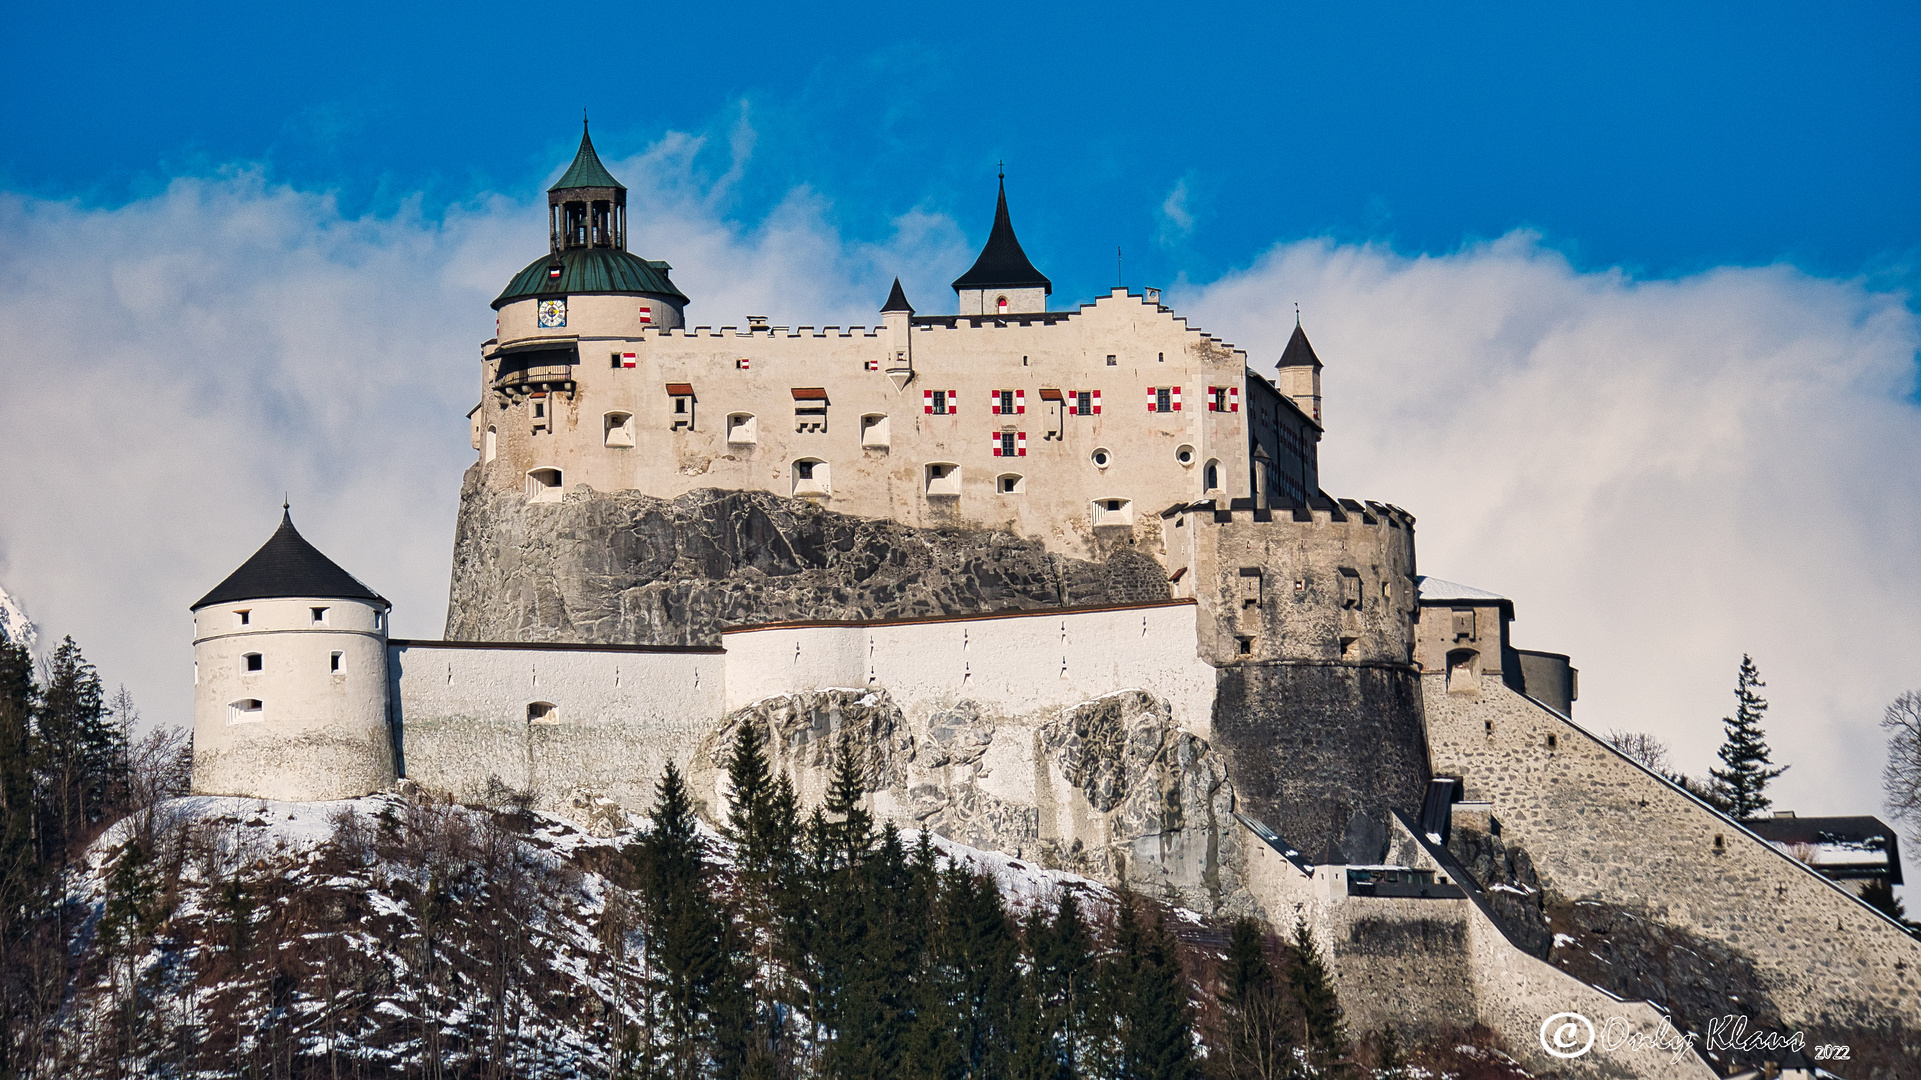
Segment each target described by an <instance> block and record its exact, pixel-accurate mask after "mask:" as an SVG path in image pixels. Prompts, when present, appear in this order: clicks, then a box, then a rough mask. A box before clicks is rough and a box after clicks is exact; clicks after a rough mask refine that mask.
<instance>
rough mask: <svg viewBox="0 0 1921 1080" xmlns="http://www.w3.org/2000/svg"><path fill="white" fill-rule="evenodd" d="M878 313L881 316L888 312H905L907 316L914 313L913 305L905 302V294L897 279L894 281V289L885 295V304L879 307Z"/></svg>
mask: <svg viewBox="0 0 1921 1080" xmlns="http://www.w3.org/2000/svg"><path fill="white" fill-rule="evenodd" d="M880 311H881V314H883V315H885V314H887V313H888V312H890V311H905V312H906V313H908V314H909V315H912V314H913V313H914V305H912V304H910V303H908V302H907V293H906V291H905V290H903V289H902V288H901V287H900V279H899V278H895V279H894V288H893V290H892V291H890V292H889V293H888V294H887V302H886V303H885V304H882V305H881V306H880Z"/></svg>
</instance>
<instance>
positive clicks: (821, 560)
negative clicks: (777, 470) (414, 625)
mask: <svg viewBox="0 0 1921 1080" xmlns="http://www.w3.org/2000/svg"><path fill="white" fill-rule="evenodd" d="M1167 596H1168V586H1167V575H1166V573H1165V571H1164V570H1163V569H1162V567H1161V565H1160V564H1159V563H1157V562H1155V561H1154V560H1153V559H1152V558H1150V557H1149V556H1147V555H1144V554H1141V553H1139V552H1138V551H1136V550H1135V549H1133V548H1131V547H1124V548H1119V549H1118V550H1116V551H1115V552H1114V553H1113V554H1111V555H1110V556H1109V557H1108V558H1107V559H1106V560H1105V561H1103V562H1090V561H1085V560H1080V559H1072V558H1068V557H1065V556H1062V555H1057V554H1053V553H1050V552H1049V551H1048V550H1047V548H1046V545H1045V544H1043V543H1042V542H1041V541H1040V540H1039V539H1031V538H1023V537H1018V536H1015V535H1014V534H1013V533H1011V532H1006V531H995V530H987V529H962V528H956V529H920V528H914V527H911V526H907V525H901V524H897V523H895V522H891V521H883V520H875V519H870V518H859V517H853V516H851V515H847V514H838V513H835V512H833V511H831V510H823V509H821V508H819V507H817V506H815V505H813V504H811V503H808V502H806V501H804V500H798V499H787V498H782V497H780V496H778V495H772V494H769V493H767V492H761V491H719V490H702V491H694V492H689V493H687V494H685V495H682V496H680V497H679V498H676V499H659V498H654V497H652V496H648V495H642V494H640V493H638V492H633V491H621V492H614V493H601V492H596V491H592V490H589V489H584V488H575V489H574V490H573V491H570V492H569V493H568V494H567V496H566V498H565V499H563V500H562V501H560V502H557V503H535V502H528V501H527V500H526V499H524V498H522V497H521V496H520V494H519V493H518V492H498V491H489V490H487V489H485V488H483V487H482V486H481V485H480V484H479V482H478V472H477V471H476V470H469V471H468V473H467V477H466V480H465V483H464V484H463V486H462V490H461V509H460V522H459V527H458V529H457V530H456V534H455V539H454V559H453V581H452V588H451V591H450V596H449V601H450V602H449V604H448V608H447V637H448V639H450V640H460V641H579V642H595V643H627V644H649V645H711V644H715V643H717V641H718V639H719V632H720V628H721V627H723V626H728V625H741V624H748V623H764V622H779V621H785V620H793V619H861V618H911V617H916V616H928V615H955V614H967V613H972V612H980V611H1002V610H1033V609H1039V608H1049V607H1060V606H1064V605H1081V604H1105V603H1135V602H1140V601H1148V600H1164V599H1166V598H1167Z"/></svg>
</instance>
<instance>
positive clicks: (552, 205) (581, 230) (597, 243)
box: [547, 117, 627, 255]
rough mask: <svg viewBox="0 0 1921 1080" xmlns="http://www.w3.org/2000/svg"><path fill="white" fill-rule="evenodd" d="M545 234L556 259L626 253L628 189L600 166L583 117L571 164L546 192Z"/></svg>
mask: <svg viewBox="0 0 1921 1080" xmlns="http://www.w3.org/2000/svg"><path fill="white" fill-rule="evenodd" d="M547 231H548V236H549V240H550V242H551V243H552V245H553V251H554V254H555V255H559V254H560V253H561V252H562V251H564V250H566V249H568V248H586V247H604V248H614V249H616V250H619V251H626V250H627V189H626V188H625V187H624V186H622V185H621V182H620V181H618V180H616V179H614V175H613V174H612V173H610V172H608V171H607V166H605V165H602V164H601V163H600V155H599V154H597V153H595V152H594V140H593V139H591V138H589V137H588V134H587V120H586V118H584V117H583V118H582V119H581V121H580V149H579V150H578V151H576V152H575V154H574V163H573V164H572V165H569V166H568V167H567V171H566V172H564V173H562V174H560V179H558V180H556V181H554V186H553V187H550V188H548V189H547Z"/></svg>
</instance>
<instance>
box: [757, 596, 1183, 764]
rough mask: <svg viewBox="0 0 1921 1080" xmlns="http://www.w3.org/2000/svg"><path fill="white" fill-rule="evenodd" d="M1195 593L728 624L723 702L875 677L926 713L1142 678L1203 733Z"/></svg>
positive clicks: (1079, 695)
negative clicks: (1023, 610) (941, 613)
mask: <svg viewBox="0 0 1921 1080" xmlns="http://www.w3.org/2000/svg"><path fill="white" fill-rule="evenodd" d="M1195 617H1196V608H1195V606H1194V604H1193V603H1192V602H1191V601H1173V602H1170V603H1166V604H1157V605H1142V606H1137V607H1127V608H1114V609H1104V610H1090V611H1074V612H1058V611H1057V612H1047V613H1038V614H1019V615H989V616H974V617H960V618H953V619H943V620H938V621H932V620H929V621H908V622H882V623H871V624H849V625H839V626H805V625H803V626H777V627H769V628H764V629H745V630H735V631H727V632H724V633H723V635H722V640H723V641H724V642H725V644H726V648H727V708H728V709H729V710H730V711H731V710H733V709H737V708H740V707H741V706H743V705H746V704H749V703H751V702H753V701H757V700H759V699H761V698H765V697H771V696H773V695H775V694H785V693H791V692H793V691H796V690H819V689H825V688H828V687H836V686H840V687H859V686H868V685H876V684H877V685H880V686H884V687H886V688H887V690H888V692H889V693H891V694H892V695H893V697H894V700H895V701H896V702H898V703H899V704H900V706H901V709H902V711H903V712H905V713H907V715H908V716H910V717H915V716H924V715H926V714H927V713H929V712H931V711H933V710H934V709H938V708H942V707H945V706H948V705H951V704H953V703H954V702H956V701H959V700H962V699H969V700H972V701H976V702H978V703H980V704H981V705H982V706H983V707H991V708H993V709H995V710H998V711H999V712H1001V713H1002V714H1005V715H1009V716H1014V715H1023V714H1032V713H1037V712H1042V711H1046V710H1050V709H1058V708H1060V707H1062V706H1066V705H1072V704H1076V703H1079V702H1082V701H1088V700H1091V699H1093V698H1097V697H1100V696H1102V695H1103V694H1107V693H1111V692H1113V691H1115V690H1119V689H1123V688H1132V687H1138V688H1140V689H1143V690H1147V691H1149V692H1150V693H1153V694H1155V695H1156V696H1158V697H1161V698H1164V699H1166V700H1167V702H1168V703H1169V704H1170V705H1171V706H1172V707H1173V710H1174V722H1175V724H1176V725H1177V726H1179V727H1180V728H1181V729H1182V730H1184V731H1187V732H1190V733H1192V734H1195V735H1199V736H1201V737H1202V738H1206V737H1207V736H1208V733H1209V731H1210V730H1211V723H1212V713H1213V706H1214V669H1213V668H1212V667H1211V666H1209V665H1208V664H1207V663H1206V662H1205V661H1203V660H1202V659H1200V657H1199V656H1198V655H1197V654H1196V650H1195V642H1196V640H1197V639H1196V627H1195Z"/></svg>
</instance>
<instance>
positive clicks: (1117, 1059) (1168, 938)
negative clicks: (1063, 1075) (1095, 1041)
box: [1097, 889, 1195, 1080]
mask: <svg viewBox="0 0 1921 1080" xmlns="http://www.w3.org/2000/svg"><path fill="white" fill-rule="evenodd" d="M1144 906H1145V905H1144V904H1143V903H1142V902H1141V900H1140V898H1139V897H1137V896H1135V895H1134V894H1133V893H1132V892H1131V891H1127V890H1125V889H1123V890H1122V892H1121V895H1120V901H1119V903H1118V904H1117V905H1116V911H1115V917H1114V935H1113V946H1112V952H1111V953H1110V954H1109V957H1108V961H1107V964H1106V965H1105V970H1104V972H1103V975H1102V980H1101V981H1102V998H1103V1011H1104V1012H1105V1014H1106V1015H1105V1016H1104V1017H1103V1018H1102V1020H1103V1023H1102V1026H1103V1027H1105V1028H1107V1030H1108V1031H1109V1032H1111V1035H1110V1036H1109V1038H1107V1039H1105V1040H1103V1042H1104V1043H1105V1044H1106V1045H1105V1050H1104V1053H1102V1054H1100V1055H1098V1056H1099V1057H1101V1058H1102V1061H1101V1064H1100V1065H1099V1066H1097V1068H1098V1069H1100V1070H1101V1071H1104V1072H1106V1073H1107V1074H1109V1075H1112V1076H1114V1077H1116V1078H1117V1080H1188V1078H1189V1077H1191V1076H1193V1074H1194V1071H1195V1070H1194V1056H1193V1055H1194V1038H1193V1008H1192V1006H1191V1005H1190V1004H1189V1002H1188V1000H1187V980H1186V976H1185V975H1184V973H1183V972H1182V970H1181V963H1180V956H1179V953H1178V950H1177V948H1176V946H1175V944H1174V938H1173V935H1171V934H1169V933H1168V932H1167V928H1166V926H1165V924H1163V923H1162V922H1161V920H1160V919H1159V918H1158V917H1155V916H1154V915H1152V914H1151V913H1150V914H1149V915H1147V917H1145V918H1143V916H1142V911H1141V909H1142V907H1144ZM1150 911H1151V909H1150Z"/></svg>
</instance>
